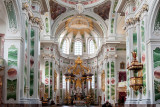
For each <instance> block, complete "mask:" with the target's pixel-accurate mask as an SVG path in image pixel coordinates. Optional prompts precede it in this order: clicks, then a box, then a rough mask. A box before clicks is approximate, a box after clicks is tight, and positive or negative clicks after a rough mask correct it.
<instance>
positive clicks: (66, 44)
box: [62, 39, 69, 54]
mask: <svg viewBox="0 0 160 107" xmlns="http://www.w3.org/2000/svg"><path fill="white" fill-rule="evenodd" d="M62 52H63V53H65V54H69V41H68V40H67V39H66V40H64V42H63V46H62Z"/></svg>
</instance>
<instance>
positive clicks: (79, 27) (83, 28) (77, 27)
mask: <svg viewBox="0 0 160 107" xmlns="http://www.w3.org/2000/svg"><path fill="white" fill-rule="evenodd" d="M65 24H66V27H65V29H66V30H67V31H68V32H69V33H70V32H73V33H74V35H76V34H77V33H78V32H80V34H82V35H84V32H87V33H90V32H91V31H92V30H93V22H92V20H91V19H90V18H87V17H85V16H81V15H79V16H74V17H71V18H69V19H68V20H67V21H66V23H65Z"/></svg>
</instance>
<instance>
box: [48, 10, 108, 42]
mask: <svg viewBox="0 0 160 107" xmlns="http://www.w3.org/2000/svg"><path fill="white" fill-rule="evenodd" d="M74 14H77V11H75V10H72V11H70V12H65V13H63V14H62V15H61V16H59V18H57V19H56V20H55V22H54V23H53V24H52V27H51V29H52V33H51V39H53V37H54V36H55V34H56V30H57V29H58V27H59V25H60V24H61V23H63V22H64V21H66V20H67V19H68V18H69V17H72V16H74ZM83 15H86V16H87V17H90V18H91V19H93V21H94V22H96V23H97V22H99V23H98V25H99V26H100V27H101V29H102V31H103V36H104V37H106V36H107V29H108V27H107V25H106V23H105V22H104V20H103V19H102V18H101V17H100V16H99V15H97V14H95V13H94V12H91V11H87V10H86V11H85V12H83Z"/></svg>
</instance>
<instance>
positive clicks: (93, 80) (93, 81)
mask: <svg viewBox="0 0 160 107" xmlns="http://www.w3.org/2000/svg"><path fill="white" fill-rule="evenodd" d="M92 88H93V89H94V88H95V76H94V75H93V76H92Z"/></svg>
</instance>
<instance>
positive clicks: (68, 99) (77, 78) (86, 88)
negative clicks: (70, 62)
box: [65, 57, 93, 105]
mask: <svg viewBox="0 0 160 107" xmlns="http://www.w3.org/2000/svg"><path fill="white" fill-rule="evenodd" d="M82 63H83V61H82V60H81V59H80V57H78V58H77V59H76V60H75V65H74V66H72V67H69V68H68V71H67V73H65V77H66V92H65V104H75V105H84V104H90V103H91V101H93V97H92V96H91V91H92V76H93V74H92V73H91V71H90V69H89V67H85V66H83V65H82ZM71 83H72V85H71Z"/></svg>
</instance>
